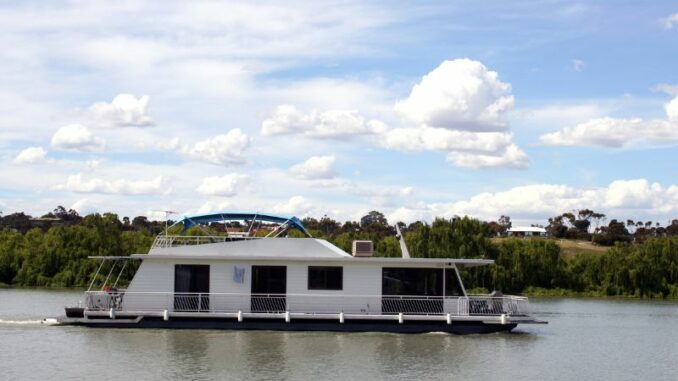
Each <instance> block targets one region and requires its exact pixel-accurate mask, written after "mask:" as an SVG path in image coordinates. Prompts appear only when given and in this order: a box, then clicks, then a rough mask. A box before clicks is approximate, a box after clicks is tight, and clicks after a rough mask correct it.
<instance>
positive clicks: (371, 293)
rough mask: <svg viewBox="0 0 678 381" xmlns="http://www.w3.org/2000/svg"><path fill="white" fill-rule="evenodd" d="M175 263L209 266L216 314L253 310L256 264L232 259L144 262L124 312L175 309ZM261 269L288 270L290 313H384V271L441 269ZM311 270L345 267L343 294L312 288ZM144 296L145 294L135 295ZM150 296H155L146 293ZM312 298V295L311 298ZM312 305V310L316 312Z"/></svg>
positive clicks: (303, 265) (351, 265) (450, 304)
mask: <svg viewBox="0 0 678 381" xmlns="http://www.w3.org/2000/svg"><path fill="white" fill-rule="evenodd" d="M175 264H206V265H210V293H212V294H213V295H212V296H211V297H210V308H211V310H212V311H214V312H237V311H242V312H249V311H250V297H249V294H250V291H251V287H252V286H251V280H252V263H249V264H248V263H243V262H237V261H228V260H194V261H191V260H185V259H182V260H170V259H153V260H145V261H143V262H142V264H141V266H140V267H139V270H138V271H137V273H136V275H135V277H134V279H133V280H132V282H131V283H130V286H129V288H128V289H127V293H126V294H125V296H124V303H123V307H124V309H125V310H142V309H143V310H159V311H162V310H164V309H167V310H169V311H172V309H173V304H174V299H173V295H172V294H173V292H174V266H175ZM255 264H256V265H261V266H287V295H288V296H287V306H288V309H289V310H290V311H293V312H303V311H304V310H309V312H311V311H310V310H311V309H312V310H313V311H312V312H327V313H338V312H341V311H343V312H345V313H370V314H380V313H381V282H382V267H439V265H437V264H431V265H428V266H421V265H418V266H417V265H412V264H393V265H391V264H389V265H386V264H384V263H370V262H367V261H366V262H364V263H361V262H360V261H350V262H349V261H342V260H338V261H336V262H335V261H318V262H313V261H308V262H306V261H305V262H292V261H256V262H255ZM236 266H237V267H238V268H244V269H245V276H244V281H243V283H236V282H235V280H234V272H235V267H236ZM309 266H341V267H343V276H344V278H343V289H342V290H309V289H308V267H309ZM135 293H142V294H135ZM143 293H150V294H143ZM215 294H216V295H215ZM306 295H308V296H306ZM311 307H312V308H311ZM444 310H445V312H451V313H454V312H456V311H457V300H456V299H454V300H446V301H445V303H444Z"/></svg>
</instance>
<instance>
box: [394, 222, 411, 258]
mask: <svg viewBox="0 0 678 381" xmlns="http://www.w3.org/2000/svg"><path fill="white" fill-rule="evenodd" d="M395 228H396V238H398V241H399V242H400V251H401V252H402V253H403V258H409V257H410V251H409V250H407V244H405V237H404V236H403V233H401V232H400V226H399V224H398V223H396V224H395Z"/></svg>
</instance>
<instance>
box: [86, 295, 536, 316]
mask: <svg viewBox="0 0 678 381" xmlns="http://www.w3.org/2000/svg"><path fill="white" fill-rule="evenodd" d="M85 307H86V308H87V309H88V310H90V311H107V310H110V309H113V310H116V311H149V312H152V311H165V310H167V311H172V312H212V313H235V312H252V313H283V312H290V313H304V314H337V313H342V312H343V313H351V314H362V315H392V314H401V313H402V314H407V315H443V314H451V315H455V316H498V315H514V316H523V315H528V314H529V302H528V299H527V298H525V297H521V296H501V297H491V296H485V295H469V296H459V297H457V296H454V297H452V296H449V297H433V296H396V295H383V296H382V295H331V294H287V295H282V294H228V293H171V292H124V291H116V292H105V291H88V292H86V293H85Z"/></svg>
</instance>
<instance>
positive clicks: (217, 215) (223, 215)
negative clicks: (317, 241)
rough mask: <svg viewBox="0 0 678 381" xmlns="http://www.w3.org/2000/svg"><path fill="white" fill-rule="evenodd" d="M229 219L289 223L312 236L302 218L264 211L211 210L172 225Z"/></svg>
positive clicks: (198, 223)
mask: <svg viewBox="0 0 678 381" xmlns="http://www.w3.org/2000/svg"><path fill="white" fill-rule="evenodd" d="M229 220H231V221H237V220H256V221H266V222H273V223H278V224H281V225H288V226H290V227H293V228H296V229H298V230H299V231H301V232H302V233H304V234H305V235H306V236H308V237H311V234H310V233H309V232H308V230H306V228H305V227H304V224H303V223H302V222H301V220H300V219H299V218H297V217H295V216H279V215H274V214H262V213H241V212H236V213H234V212H209V213H203V214H191V215H184V216H182V218H181V220H179V221H177V222H175V223H174V224H173V225H172V226H174V225H179V224H182V225H183V226H184V227H183V229H182V230H186V229H188V228H190V227H191V226H195V225H200V224H208V223H210V222H220V221H229Z"/></svg>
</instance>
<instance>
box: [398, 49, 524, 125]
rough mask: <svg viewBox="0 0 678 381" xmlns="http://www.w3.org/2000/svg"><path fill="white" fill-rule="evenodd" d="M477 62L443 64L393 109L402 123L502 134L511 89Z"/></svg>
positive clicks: (460, 60) (460, 61) (510, 105)
mask: <svg viewBox="0 0 678 381" xmlns="http://www.w3.org/2000/svg"><path fill="white" fill-rule="evenodd" d="M498 77H499V75H498V74H497V72H494V71H489V70H487V68H486V67H485V66H484V65H483V64H482V63H480V62H478V61H473V60H470V59H467V58H465V59H457V60H453V61H444V62H443V63H442V64H440V66H438V67H437V68H435V69H434V70H433V71H431V72H430V73H428V74H426V75H425V76H424V77H423V78H422V80H421V82H419V83H418V84H416V85H415V86H414V87H413V88H412V92H411V93H410V96H409V97H408V98H407V99H405V100H403V101H400V102H397V103H396V105H395V110H396V112H398V113H399V114H400V115H401V116H402V117H404V118H405V119H407V120H409V121H411V122H413V123H415V124H418V125H427V126H430V127H437V128H446V129H451V130H466V131H503V130H506V129H507V128H508V122H507V120H506V113H507V111H508V110H510V109H511V108H512V107H513V103H514V99H513V95H511V85H509V84H508V83H504V82H501V81H500V80H499V78H498Z"/></svg>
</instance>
